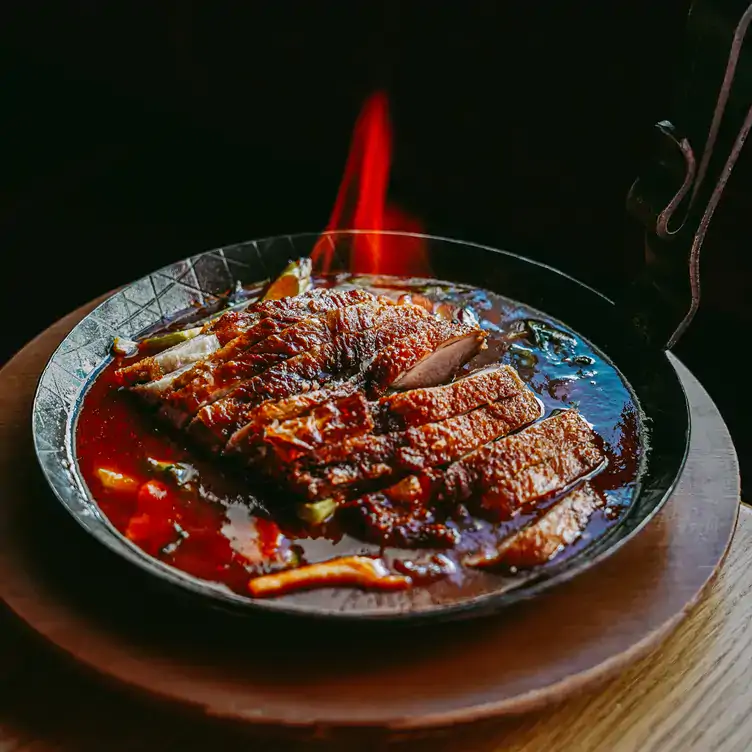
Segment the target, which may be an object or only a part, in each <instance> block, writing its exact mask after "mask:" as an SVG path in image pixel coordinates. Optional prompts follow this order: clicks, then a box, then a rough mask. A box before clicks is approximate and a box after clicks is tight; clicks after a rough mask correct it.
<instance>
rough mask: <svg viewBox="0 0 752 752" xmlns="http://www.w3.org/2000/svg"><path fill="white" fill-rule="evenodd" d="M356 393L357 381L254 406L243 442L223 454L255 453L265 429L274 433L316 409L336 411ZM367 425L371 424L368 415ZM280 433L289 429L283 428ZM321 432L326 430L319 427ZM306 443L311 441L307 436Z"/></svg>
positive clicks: (358, 389)
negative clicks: (322, 408) (333, 407)
mask: <svg viewBox="0 0 752 752" xmlns="http://www.w3.org/2000/svg"><path fill="white" fill-rule="evenodd" d="M359 391H360V387H359V385H358V382H357V380H355V379H352V380H350V381H345V382H342V383H341V384H335V385H333V386H330V387H325V388H323V389H316V390H314V391H312V392H304V393H303V394H293V395H292V396H291V397H285V398H283V399H278V400H269V401H268V402H263V403H262V404H260V405H259V406H258V407H255V408H254V409H253V410H252V411H251V413H250V415H249V417H248V422H247V423H246V425H245V426H244V427H243V429H244V434H245V435H244V439H243V441H242V442H239V443H238V445H237V446H233V447H228V448H227V451H228V453H230V452H233V451H234V452H238V453H241V454H242V453H244V452H246V451H250V452H252V453H257V451H258V447H259V445H261V444H263V439H264V436H265V434H266V431H267V430H275V429H277V427H278V426H284V424H285V423H287V422H288V421H291V420H296V419H305V418H306V417H307V416H308V415H309V414H311V412H313V411H315V410H316V409H317V408H320V407H328V406H329V405H333V406H335V407H337V408H339V405H340V400H346V399H347V398H348V397H350V396H351V395H353V394H355V393H356V392H359ZM367 420H368V424H369V425H371V424H372V423H373V421H372V420H371V417H370V414H369V416H368V419H367ZM282 430H289V429H288V428H284V429H282ZM321 430H323V431H325V430H326V429H325V428H323V427H322V429H321ZM309 440H313V437H312V436H309Z"/></svg>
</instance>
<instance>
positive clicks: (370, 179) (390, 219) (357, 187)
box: [311, 92, 428, 276]
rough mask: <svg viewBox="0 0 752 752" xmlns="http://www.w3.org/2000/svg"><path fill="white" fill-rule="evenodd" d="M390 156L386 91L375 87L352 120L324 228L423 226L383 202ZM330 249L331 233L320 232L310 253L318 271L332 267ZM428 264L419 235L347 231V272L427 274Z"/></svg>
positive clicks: (414, 229)
mask: <svg viewBox="0 0 752 752" xmlns="http://www.w3.org/2000/svg"><path fill="white" fill-rule="evenodd" d="M391 161H392V129H391V123H390V120H389V104H388V101H387V98H386V95H385V94H384V93H383V92H377V93H375V94H373V95H371V96H370V97H369V98H368V99H367V100H366V102H365V104H364V105H363V109H362V110H361V112H360V115H359V116H358V120H357V122H356V124H355V130H354V132H353V137H352V143H351V145H350V153H349V155H348V157H347V162H346V163H345V172H344V175H343V177H342V182H341V183H340V187H339V191H338V193H337V198H336V200H335V202H334V208H333V210H332V215H331V217H330V219H329V223H328V225H327V227H326V230H327V231H331V230H374V231H380V230H399V231H404V232H411V233H420V232H422V231H423V228H422V225H421V224H420V222H418V221H417V220H416V219H415V218H413V217H411V216H409V215H408V214H406V213H405V212H404V211H402V210H401V209H399V208H398V207H396V206H393V205H392V204H389V203H388V202H387V192H388V189H389V170H390V167H391ZM333 251H334V249H333V247H332V243H331V241H330V239H329V238H327V237H322V238H321V239H320V240H319V242H318V243H317V244H316V247H315V248H314V250H313V253H312V254H311V256H312V259H313V263H314V265H315V267H316V269H317V270H318V271H322V272H327V271H330V270H331V268H332V257H333ZM427 270H428V264H427V256H426V250H425V243H424V241H423V239H422V238H413V237H405V236H394V235H378V234H375V235H372V234H367V235H354V236H352V243H351V246H350V265H349V271H351V272H354V273H357V274H396V275H404V276H419V275H423V274H426V272H427Z"/></svg>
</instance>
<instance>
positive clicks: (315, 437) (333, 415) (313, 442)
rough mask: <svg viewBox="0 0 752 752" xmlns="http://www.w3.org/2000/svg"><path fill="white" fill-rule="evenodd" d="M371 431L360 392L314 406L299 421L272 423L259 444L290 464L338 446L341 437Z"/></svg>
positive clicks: (367, 411)
mask: <svg viewBox="0 0 752 752" xmlns="http://www.w3.org/2000/svg"><path fill="white" fill-rule="evenodd" d="M372 428H373V419H372V418H371V411H370V409H369V406H368V401H367V400H366V397H365V394H363V392H361V391H357V392H354V393H353V394H350V395H348V396H347V397H343V398H341V399H338V400H334V401H332V402H328V403H325V404H322V405H318V406H317V407H315V408H314V409H313V410H311V411H309V412H308V413H307V414H306V415H304V416H302V417H299V418H292V419H290V420H285V421H282V422H281V423H280V422H278V421H275V422H274V423H273V424H272V425H269V426H267V427H266V429H265V430H264V434H263V441H264V442H266V444H268V445H270V446H271V447H273V449H274V453H275V455H276V457H277V459H278V460H279V462H281V463H285V464H286V463H290V462H293V461H294V460H296V459H297V458H298V457H301V456H304V455H307V454H309V453H310V452H312V451H313V450H314V449H315V448H316V447H320V446H324V445H327V446H331V445H341V442H342V441H343V439H345V438H351V437H353V436H354V435H357V434H363V433H366V432H367V431H370V430H371V429H372Z"/></svg>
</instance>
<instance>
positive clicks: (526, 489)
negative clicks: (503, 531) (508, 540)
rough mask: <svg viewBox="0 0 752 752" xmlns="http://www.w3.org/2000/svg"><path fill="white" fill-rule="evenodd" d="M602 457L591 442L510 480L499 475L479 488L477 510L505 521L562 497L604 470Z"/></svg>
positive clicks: (563, 450)
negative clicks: (584, 480)
mask: <svg viewBox="0 0 752 752" xmlns="http://www.w3.org/2000/svg"><path fill="white" fill-rule="evenodd" d="M605 459H606V458H605V455H604V453H603V451H602V450H601V449H600V448H599V447H598V446H596V444H595V442H592V441H585V442H581V443H579V444H574V445H567V446H563V447H561V448H560V450H559V451H558V452H557V453H556V454H555V455H553V456H552V457H549V458H548V459H547V460H544V461H543V462H539V463H538V464H535V465H531V466H530V467H526V468H525V469H524V470H521V471H520V472H519V473H517V474H516V475H514V476H512V477H508V476H505V475H504V474H501V477H499V478H498V479H497V480H495V481H494V482H492V483H491V484H490V485H488V486H487V487H485V488H483V490H482V492H481V494H480V497H479V499H478V500H477V506H478V507H479V509H480V511H481V512H482V513H483V514H484V515H485V516H487V517H492V518H495V519H509V518H510V517H512V516H513V515H515V514H516V513H517V512H518V511H519V510H520V509H522V508H524V507H529V506H531V505H533V504H535V503H536V502H538V501H540V500H541V499H544V498H547V497H550V496H553V495H555V494H558V493H562V492H563V491H565V490H566V489H568V488H570V487H571V486H572V485H573V484H574V483H576V482H578V481H580V480H581V479H582V478H584V477H586V476H587V477H589V476H592V475H594V474H595V473H596V472H598V471H600V470H602V469H603V467H604V466H605Z"/></svg>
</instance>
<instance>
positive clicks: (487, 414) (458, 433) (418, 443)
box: [281, 389, 543, 500]
mask: <svg viewBox="0 0 752 752" xmlns="http://www.w3.org/2000/svg"><path fill="white" fill-rule="evenodd" d="M542 411H543V410H542V405H541V403H540V401H539V400H538V398H537V397H536V396H535V395H534V394H533V392H532V391H530V390H529V389H524V390H521V391H520V392H518V393H517V394H515V395H513V396H512V397H508V398H507V399H504V400H500V401H499V402H494V403H493V404H491V405H486V406H484V407H479V408H477V409H475V410H473V411H471V412H469V413H465V414H464V415H458V416H454V417H452V418H446V419H445V420H442V421H438V422H436V423H426V424H424V425H422V426H418V427H416V428H410V429H408V430H406V431H401V432H395V433H390V434H381V435H374V434H367V435H364V436H359V437H355V438H351V439H347V440H346V441H344V442H341V443H336V444H335V443H333V444H329V445H326V446H324V447H321V448H320V449H319V450H317V451H314V452H312V453H310V454H306V455H303V457H302V458H301V459H300V460H299V461H298V462H297V463H296V464H294V465H292V466H283V468H282V470H281V474H282V475H283V476H284V477H285V478H286V480H287V483H288V484H289V485H290V486H291V488H292V489H293V490H294V491H297V492H298V493H301V494H303V495H305V496H306V497H307V498H308V499H309V500H316V499H320V498H324V497H327V496H341V495H343V494H349V495H352V493H353V490H352V489H353V488H355V489H358V488H362V487H363V484H366V483H368V482H372V481H375V480H379V481H384V480H387V481H388V480H393V479H396V478H398V477H400V476H403V475H406V474H408V473H415V472H420V471H422V470H425V469H427V468H433V467H439V466H441V465H446V464H448V463H450V462H453V461H455V460H457V459H459V458H460V457H463V456H464V455H466V454H467V453H468V452H471V451H472V450H474V449H476V448H477V447H479V446H481V445H483V444H485V443H486V442H488V441H492V440H494V439H496V438H498V437H499V436H505V435H507V434H508V433H510V432H511V431H516V430H518V429H520V428H521V427H522V426H525V425H528V424H529V423H532V422H533V421H535V420H537V419H538V418H540V416H541V414H542ZM316 464H319V465H320V466H319V467H316V466H315V465H316Z"/></svg>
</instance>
